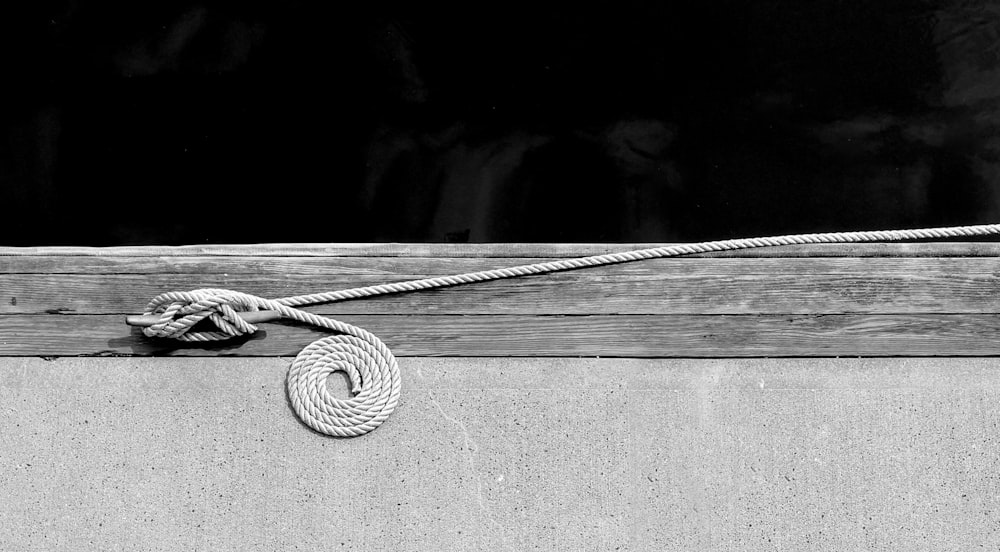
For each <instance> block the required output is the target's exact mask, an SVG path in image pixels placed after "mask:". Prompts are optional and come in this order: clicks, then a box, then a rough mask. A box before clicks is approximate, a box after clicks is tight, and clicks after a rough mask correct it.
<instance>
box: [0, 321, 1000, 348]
mask: <svg viewBox="0 0 1000 552" xmlns="http://www.w3.org/2000/svg"><path fill="white" fill-rule="evenodd" d="M341 320H342V321H344V322H349V323H351V324H356V325H359V326H362V327H364V328H365V329H367V330H369V331H372V332H374V333H375V334H376V335H378V336H379V337H380V338H381V339H382V340H383V341H385V343H386V344H387V345H388V346H389V347H390V348H392V350H393V351H394V352H395V354H396V355H398V356H458V357H465V356H468V357H482V356H499V357H507V356H524V357H539V356H602V357H604V356H607V357H816V356H820V357H822V356H827V357H829V356H995V355H1000V340H998V339H997V338H996V336H997V335H998V333H1000V316H998V315H981V314H980V315H940V314H939V315H826V316H797V315H786V316H776V315H760V316H728V315H724V316H692V315H676V316H636V315H618V316H607V315H595V316H521V315H510V316H503V315H483V316H449V315H445V316H429V315H397V316H382V315H356V316H349V317H341ZM262 329H263V330H264V331H263V332H262V333H261V334H259V335H257V336H255V337H253V338H251V339H245V340H239V341H235V342H231V343H226V344H223V345H221V346H215V347H202V346H181V345H178V344H177V343H175V342H172V341H167V340H160V339H150V338H146V337H144V336H142V335H141V334H140V333H139V332H138V330H136V329H134V328H130V327H128V326H126V325H125V324H124V320H123V319H122V317H120V316H114V315H76V316H72V315H64V316H56V315H5V316H0V356H61V355H122V354H124V355H184V356H218V355H238V356H293V355H295V354H297V353H298V351H299V350H301V349H302V348H303V347H304V346H305V345H307V344H308V343H310V342H312V341H313V340H315V339H317V338H319V337H322V336H324V335H327V334H326V333H325V332H323V331H320V330H317V329H314V328H311V327H302V326H298V325H294V324H267V325H265V326H264V327H263V328H262Z"/></svg>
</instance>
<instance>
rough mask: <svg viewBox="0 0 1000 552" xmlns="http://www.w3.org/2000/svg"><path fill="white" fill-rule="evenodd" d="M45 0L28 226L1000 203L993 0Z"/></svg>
mask: <svg viewBox="0 0 1000 552" xmlns="http://www.w3.org/2000/svg"><path fill="white" fill-rule="evenodd" d="M22 4H25V5H30V7H21V8H10V7H5V8H0V10H3V12H4V13H3V15H2V17H0V52H2V53H0V60H2V64H3V65H2V71H3V75H4V82H3V86H2V88H3V90H4V96H3V97H5V99H4V100H3V102H2V109H0V214H2V217H0V245H57V244H77V245H115V244H154V243H155V244H185V243H206V242H211V243H237V242H352V241H357V242H360V241H647V242H656V241H678V240H683V241H690V240H700V239H714V238H727V237H739V236H752V235H762V234H777V233H790V232H810V231H832V230H860V229H881V228H891V227H915V226H930V225H942V224H974V223H984V222H998V221H1000V208H998V206H1000V201H998V197H997V194H998V191H1000V187H998V186H997V181H996V180H997V176H1000V169H998V166H1000V165H998V162H1000V157H998V153H1000V142H998V139H997V132H996V128H997V126H996V125H997V124H1000V102H998V98H1000V62H998V52H1000V47H998V44H997V40H998V39H997V37H1000V9H998V8H997V7H994V5H993V3H991V2H987V1H958V0H949V1H944V0H941V1H901V0H883V1H878V2H873V1H871V0H840V1H833V0H828V1H809V0H794V1H793V0H783V1H776V0H755V1H749V0H748V1H735V0H730V1H720V2H695V1H690V2H632V1H617V2H613V3H606V4H596V5H592V6H590V5H589V6H588V7H584V6H583V5H576V4H570V3H564V4H555V3H548V4H545V3H538V2H534V3H518V2H502V3H501V2H493V3H490V2H485V3H466V4H465V5H464V7H460V8H455V7H448V8H447V9H446V8H443V7H431V6H428V5H419V4H421V3H398V4H392V3H368V4H367V6H365V7H358V6H351V7H346V6H347V4H345V5H339V4H338V3H332V2H324V3H320V2H301V1H300V2H294V1H293V2H289V1H282V2H261V1H256V2H255V1H243V2H236V1H232V2H170V3H156V2H92V1H86V0H78V1H75V2H54V3H29V2H26V3H22ZM359 4H365V3H359ZM19 9H20V10H22V11H20V12H17V10H19Z"/></svg>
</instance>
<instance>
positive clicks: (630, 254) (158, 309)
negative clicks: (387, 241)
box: [143, 224, 1000, 437]
mask: <svg viewBox="0 0 1000 552" xmlns="http://www.w3.org/2000/svg"><path fill="white" fill-rule="evenodd" d="M996 234H1000V224H984V225H976V226H954V227H946V228H924V229H916V230H885V231H874V232H834V233H825V234H794V235H787V236H774V237H766V238H748V239H738V240H722V241H709V242H701V243H692V244H682V245H672V246H665V247H655V248H651V249H638V250H634V251H625V252H622V253H609V254H606V255H594V256H590V257H580V258H575V259H563V260H557V261H550V262H544V263H535V264H528V265H521V266H515V267H510V268H500V269H496V270H484V271H481V272H470V273H466V274H457V275H454V276H441V277H436V278H424V279H420V280H410V281H405V282H396V283H390V284H381V285H375V286H366V287H359V288H352V289H345V290H340V291H331V292H326V293H314V294H310V295H297V296H293V297H284V298H280V299H264V298H261V297H256V296H254V295H248V294H246V293H240V292H236V291H229V290H224V289H199V290H194V291H187V292H184V291H181V292H177V291H174V292H168V293H164V294H161V295H158V296H156V297H155V298H153V300H152V301H150V303H149V305H148V306H147V307H146V312H145V314H147V315H157V316H159V321H158V322H156V323H155V324H153V325H151V326H149V327H147V328H145V329H144V330H143V333H145V334H146V335H147V336H150V337H169V338H173V339H178V340H181V341H194V342H199V341H219V340H223V339H229V338H231V337H236V336H240V335H245V334H249V333H253V332H254V331H256V330H257V327H256V326H254V325H253V324H250V323H248V322H246V321H245V320H243V318H241V317H240V316H239V314H238V313H240V312H251V311H257V310H262V309H266V310H273V311H277V312H278V313H280V315H281V316H282V317H284V318H289V319H292V320H297V321H299V322H304V323H307V324H312V325H314V326H319V327H321V328H325V329H328V330H331V331H334V332H337V334H338V335H333V336H330V337H324V338H322V339H319V340H318V341H316V342H314V343H312V344H310V345H309V346H307V347H306V348H305V349H303V350H302V352H300V353H299V354H298V356H297V357H296V358H295V360H294V361H293V362H292V366H291V368H290V369H289V371H288V381H287V385H288V397H289V399H290V400H291V403H292V407H293V408H294V409H295V412H296V414H297V415H298V416H299V418H300V419H301V420H302V421H303V422H304V423H305V424H306V425H308V426H309V427H311V428H313V429H315V430H316V431H319V432H321V433H325V434H327V435H333V436H338V437H352V436H356V435H362V434H364V433H368V432H369V431H371V430H373V429H375V428H376V427H378V426H379V425H380V424H382V422H384V421H385V420H386V418H388V417H389V415H390V414H392V411H393V410H394V409H395V408H396V405H397V404H398V402H399V392H400V376H399V366H398V364H397V363H396V358H395V357H394V356H393V355H392V352H391V351H390V350H389V348H388V347H386V346H385V344H384V343H382V341H381V340H379V339H378V338H377V337H376V336H375V335H373V334H371V333H369V332H367V331H365V330H364V329H362V328H358V327H356V326H352V325H350V324H345V323H343V322H339V321H337V320H333V319H330V318H326V317H324V316H318V315H315V314H312V313H309V312H306V311H303V310H300V309H297V308H295V307H301V306H304V305H311V304H316V303H330V302H334V301H345V300H348V299H358V298H362V297H372V296H376V295H386V294H391V293H403V292H409V291H418V290H424V289H432V288H441V287H448V286H456V285H461V284H469V283H474V282H485V281H489V280H499V279H504V278H517V277H521V276H528V275H532V274H545V273H550V272H559V271H565V270H575V269H580V268H589V267H595V266H604V265H610V264H620V263H628V262H634V261H641V260H645V259H656V258H663V257H676V256H680V255H691V254H695V253H708V252H713V251H730V250H735V249H750V248H756V247H774V246H779V245H802V244H817V243H858V242H883V241H899V240H914V239H934V238H964V237H972V236H986V235H996ZM202 320H209V321H211V322H212V323H213V324H214V325H215V326H216V328H217V331H208V332H194V331H191V330H192V328H193V326H194V325H195V324H197V323H198V322H201V321H202ZM335 371H342V372H345V373H347V375H348V377H349V378H350V380H351V384H352V388H353V389H352V392H353V393H355V396H353V397H352V398H350V399H348V400H340V399H337V398H335V397H333V396H332V395H330V393H329V392H328V391H327V388H326V378H327V376H329V375H330V374H331V373H333V372H335Z"/></svg>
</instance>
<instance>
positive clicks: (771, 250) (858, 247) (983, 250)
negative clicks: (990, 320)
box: [0, 238, 1000, 258]
mask: <svg viewBox="0 0 1000 552" xmlns="http://www.w3.org/2000/svg"><path fill="white" fill-rule="evenodd" d="M994 239H995V238H994ZM665 245H675V244H669V243H621V244H615V243H610V244H609V243H602V244H561V243H537V244H536V243H485V244H464V243H463V244H455V243H417V244H403V243H378V244H370V243H367V244H350V243H346V244H343V243H335V244H300V243H299V244H295V243H293V244H280V243H278V244H247V245H186V246H135V247H0V257H14V256H34V257H37V256H48V257H54V256H58V257H77V256H99V257H167V256H171V257H172V256H211V257H216V256H222V257H227V256H236V257H456V258H460V257H498V258H530V257H542V258H567V257H581V256H586V255H601V254H605V253H615V252H622V251H629V250H633V249H645V248H651V247H660V246H665ZM703 256H709V257H733V256H735V257H779V258H781V257H827V256H830V257H886V256H901V257H997V256H1000V243H997V242H991V241H961V242H955V241H948V242H925V241H921V242H892V243H858V244H819V245H786V246H781V247H764V248H758V249H745V250H741V251H728V252H721V253H707V254H704V255H703Z"/></svg>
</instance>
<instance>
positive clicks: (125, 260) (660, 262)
mask: <svg viewBox="0 0 1000 552" xmlns="http://www.w3.org/2000/svg"><path fill="white" fill-rule="evenodd" d="M548 260H551V259H549V258H542V257H531V258H518V257H510V258H501V257H248V256H232V257H225V256H220V257H210V256H190V257H185V256H165V257H114V256H86V255H83V256H31V255H26V256H12V257H2V256H0V275H2V274H89V275H94V274H258V275H266V274H299V275H309V276H329V275H359V276H361V275H370V276H387V277H391V278H393V280H394V281H395V280H397V279H400V278H404V277H413V276H415V275H418V276H439V275H446V274H460V273H465V272H478V271H481V270H491V269H496V268H506V267H511V266H518V265H524V264H532V263H538V262H545V261H548ZM926 266H929V267H932V269H933V267H941V268H942V269H952V268H954V269H956V270H959V271H972V272H975V273H981V274H990V273H993V272H1000V257H986V256H979V257H977V256H972V257H955V256H942V257H934V256H898V255H889V256H884V257H875V256H871V257H842V256H834V255H827V256H818V257H766V256H758V257H705V256H697V255H692V256H683V257H671V258H666V259H649V260H645V261H637V262H632V263H623V264H620V265H610V266H607V267H598V268H596V269H586V270H587V271H594V270H615V269H621V270H623V271H624V272H623V273H627V274H650V275H655V274H662V273H664V272H667V271H669V272H676V273H684V274H692V275H693V274H695V273H696V272H698V271H701V272H703V273H705V275H706V276H712V275H715V274H721V273H724V272H725V271H726V270H727V267H729V268H728V270H730V271H731V272H735V271H736V270H739V271H740V272H739V273H748V272H753V273H761V274H765V273H791V272H797V273H828V274H840V273H843V272H845V271H847V272H857V271H858V270H865V271H869V272H882V271H885V270H895V269H896V268H897V267H907V268H912V269H914V270H921V269H922V268H923V267H926ZM2 289H3V288H0V290H2Z"/></svg>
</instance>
